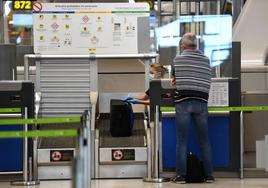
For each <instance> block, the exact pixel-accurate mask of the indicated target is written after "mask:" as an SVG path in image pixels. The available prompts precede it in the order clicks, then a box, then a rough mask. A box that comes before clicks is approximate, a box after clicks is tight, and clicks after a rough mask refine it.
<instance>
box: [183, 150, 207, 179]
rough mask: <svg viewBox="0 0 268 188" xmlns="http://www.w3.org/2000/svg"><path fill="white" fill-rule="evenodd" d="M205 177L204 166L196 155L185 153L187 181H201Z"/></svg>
mask: <svg viewBox="0 0 268 188" xmlns="http://www.w3.org/2000/svg"><path fill="white" fill-rule="evenodd" d="M204 179H205V174H204V166H203V163H202V161H200V160H199V159H198V158H197V156H196V155H194V154H192V153H189V154H188V155H187V173H186V177H185V180H186V182H187V183H203V182H204Z"/></svg>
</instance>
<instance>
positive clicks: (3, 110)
mask: <svg viewBox="0 0 268 188" xmlns="http://www.w3.org/2000/svg"><path fill="white" fill-rule="evenodd" d="M20 112H21V109H20V108H0V113H20Z"/></svg>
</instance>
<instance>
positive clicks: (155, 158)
mask: <svg viewBox="0 0 268 188" xmlns="http://www.w3.org/2000/svg"><path fill="white" fill-rule="evenodd" d="M154 113H155V114H154V115H155V116H154V119H155V121H154V127H153V133H152V134H151V136H152V138H151V140H152V148H153V152H152V154H153V157H152V171H153V172H152V174H153V177H147V178H144V179H143V181H144V182H152V183H163V182H168V181H169V180H170V179H169V178H161V177H159V139H158V137H159V116H160V112H159V106H158V105H155V109H154Z"/></svg>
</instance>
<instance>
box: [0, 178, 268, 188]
mask: <svg viewBox="0 0 268 188" xmlns="http://www.w3.org/2000/svg"><path fill="white" fill-rule="evenodd" d="M180 187H185V188H212V187H213V188H268V179H244V180H240V179H236V178H233V179H226V178H218V179H216V181H215V183H212V184H206V183H202V184H184V185H181V184H174V183H170V182H169V183H160V184H157V183H144V182H143V181H142V180H141V179H116V180H93V181H92V186H91V188H180ZM0 188H23V187H17V186H10V183H9V182H0ZM32 188H71V182H70V181H41V184H40V185H38V186H32Z"/></svg>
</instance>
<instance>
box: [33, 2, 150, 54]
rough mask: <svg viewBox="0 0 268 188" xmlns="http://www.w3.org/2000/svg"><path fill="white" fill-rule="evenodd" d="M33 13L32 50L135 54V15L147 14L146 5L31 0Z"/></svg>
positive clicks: (143, 15)
mask: <svg viewBox="0 0 268 188" xmlns="http://www.w3.org/2000/svg"><path fill="white" fill-rule="evenodd" d="M33 16H34V18H33V24H34V25H33V30H34V31H33V34H34V52H35V53H39V54H51V55H54V54H78V55H79V54H90V53H95V54H115V53H117V54H119V53H120V54H127V53H128V54H137V53H138V18H140V17H149V5H148V4H147V3H40V2H34V3H33ZM148 20H149V19H148ZM148 25H149V21H148ZM140 34H142V33H140Z"/></svg>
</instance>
